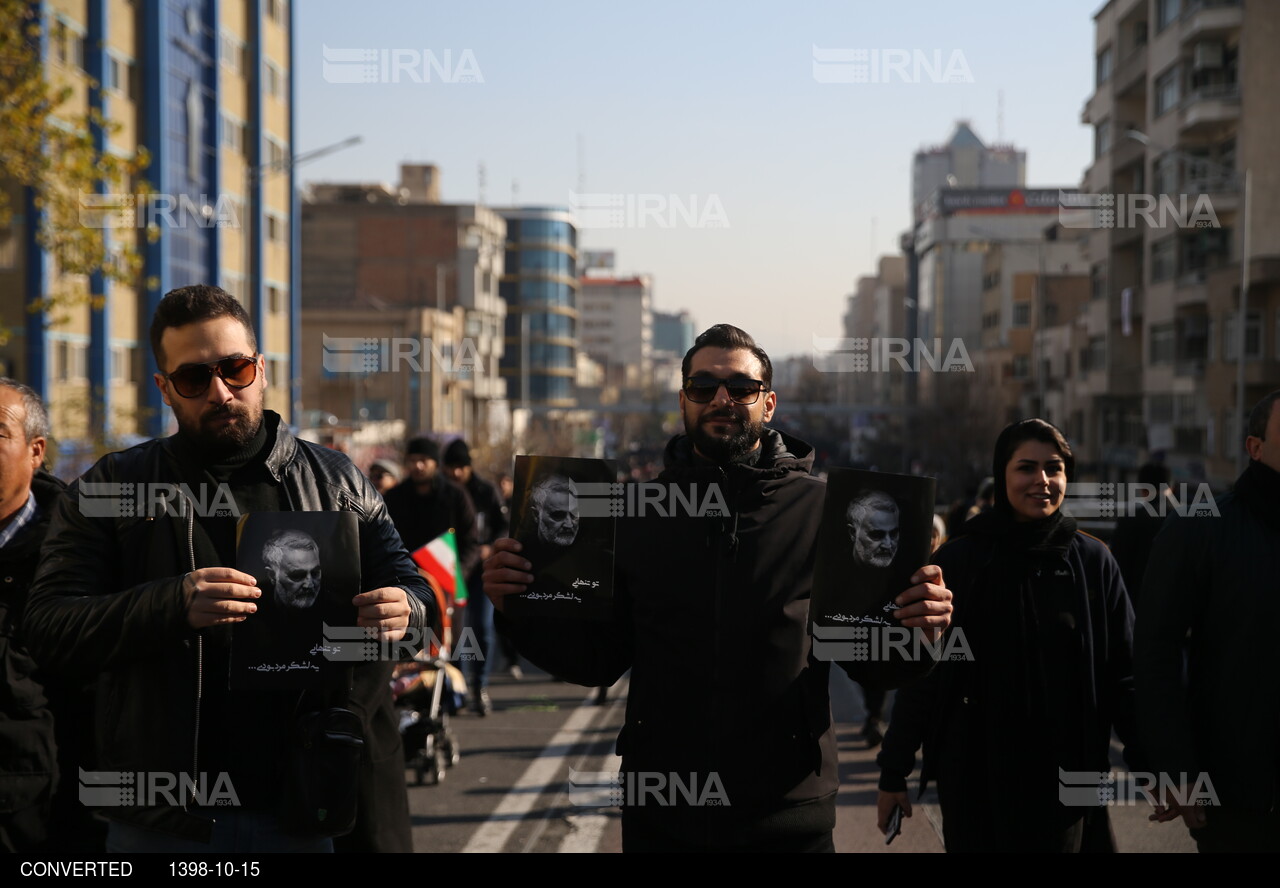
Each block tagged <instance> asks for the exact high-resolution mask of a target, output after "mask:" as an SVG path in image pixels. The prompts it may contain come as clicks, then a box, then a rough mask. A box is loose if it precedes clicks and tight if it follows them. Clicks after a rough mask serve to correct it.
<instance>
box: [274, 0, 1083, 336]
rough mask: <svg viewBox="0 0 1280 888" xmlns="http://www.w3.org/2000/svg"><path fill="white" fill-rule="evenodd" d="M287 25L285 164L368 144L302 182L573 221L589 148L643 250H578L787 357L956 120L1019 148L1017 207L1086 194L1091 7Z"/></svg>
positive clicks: (679, 8) (305, 20) (884, 248)
mask: <svg viewBox="0 0 1280 888" xmlns="http://www.w3.org/2000/svg"><path fill="white" fill-rule="evenodd" d="M295 3H296V7H295V8H296V9H297V14H298V34H297V38H298V42H297V59H296V60H295V63H296V68H297V75H298V86H297V99H298V103H299V104H298V123H299V137H298V140H297V144H296V146H295V149H294V150H295V151H298V152H301V151H306V150H310V149H313V148H317V147H320V146H323V145H328V144H331V143H333V142H337V141H339V140H341V139H344V138H346V137H348V136H351V135H355V134H359V135H362V136H363V137H364V142H363V144H361V145H358V146H356V147H354V148H350V149H347V150H344V151H341V152H339V153H336V154H333V155H331V156H329V157H325V158H322V159H319V160H316V161H314V162H312V163H310V164H308V165H306V166H305V167H303V168H301V169H300V171H299V175H300V177H301V179H302V180H303V181H383V182H388V183H392V182H395V181H397V179H398V168H399V164H400V163H401V162H404V161H414V162H430V163H435V164H437V165H438V166H439V167H440V169H441V177H442V196H443V199H444V200H445V201H446V202H451V203H452V202H467V201H474V200H476V198H477V195H478V176H477V167H478V164H479V163H481V162H483V164H484V166H485V169H486V178H487V185H486V188H485V195H484V197H485V201H486V202H487V203H489V204H490V205H494V206H504V205H508V204H510V203H511V200H512V182H513V180H514V181H515V182H518V186H519V193H518V201H519V203H521V204H536V205H557V206H566V207H568V206H570V205H571V192H576V191H578V190H579V187H578V186H579V181H580V178H579V177H580V165H579V147H578V146H579V137H581V141H582V145H583V146H584V149H583V151H582V160H583V163H582V165H581V177H582V178H581V182H582V183H583V184H584V187H583V188H582V189H581V190H582V191H583V192H585V193H587V194H595V195H600V194H612V195H621V197H619V198H618V200H621V201H622V202H623V204H622V207H621V212H622V217H621V218H622V220H623V221H624V222H629V223H630V227H626V228H596V229H588V230H584V231H583V232H582V233H581V235H580V241H579V245H580V247H582V248H586V249H609V248H612V249H615V250H616V251H617V254H618V265H619V271H620V272H647V273H650V274H652V275H653V276H654V290H655V301H656V305H657V307H658V308H660V309H662V310H667V311H671V310H676V309H681V308H683V309H687V310H689V311H690V312H692V314H693V317H694V320H695V322H696V323H697V325H698V327H699V329H701V328H704V327H706V326H709V325H710V324H713V323H717V322H722V321H724V322H729V323H734V324H737V325H738V326H741V327H743V328H744V329H746V330H747V331H748V332H750V333H751V334H752V335H754V336H755V337H756V338H757V340H759V341H760V343H761V344H762V345H763V346H764V347H765V349H766V350H768V351H769V352H770V353H771V354H774V355H781V354H785V353H793V352H807V351H808V350H809V348H810V337H811V335H813V334H817V335H819V336H836V335H840V333H839V326H840V317H841V315H842V313H843V311H844V304H845V296H846V295H848V294H849V293H850V292H851V290H852V288H853V284H854V281H855V280H856V279H857V278H858V277H859V276H861V275H864V274H869V273H871V272H872V271H873V269H874V257H875V256H878V255H880V254H883V253H897V243H898V236H899V234H900V233H901V232H903V231H904V230H906V227H907V222H908V209H909V195H910V178H909V177H910V170H911V158H912V155H913V154H914V152H915V151H917V150H918V149H920V148H921V147H924V146H928V145H934V144H938V143H942V142H945V141H946V140H947V139H948V138H949V137H950V135H951V132H952V131H953V129H954V128H955V122H956V120H957V119H961V118H963V119H967V120H969V121H970V122H971V125H972V127H973V129H974V131H975V132H976V133H977V134H978V136H979V137H980V138H982V139H983V140H984V141H985V142H987V143H988V144H991V143H993V142H997V141H1004V142H1012V143H1013V144H1015V145H1016V146H1017V147H1019V148H1021V149H1023V150H1025V151H1026V152H1027V184H1028V185H1032V186H1056V185H1078V184H1079V182H1080V179H1081V176H1082V175H1083V173H1084V169H1085V167H1086V166H1087V164H1088V163H1089V161H1090V155H1091V145H1092V137H1091V134H1090V131H1089V129H1088V128H1086V127H1084V126H1082V125H1081V123H1080V112H1081V109H1082V107H1083V105H1084V101H1085V99H1086V98H1087V97H1088V95H1089V93H1090V92H1091V89H1092V83H1093V18H1092V16H1093V14H1094V13H1095V12H1096V11H1097V10H1098V9H1099V8H1100V7H1101V5H1102V4H1101V0H1058V2H1052V3H1049V2H1041V0H973V2H968V3H961V2H944V0H902V2H899V3H897V4H896V5H895V4H891V3H886V2H884V0H876V2H861V0H859V2H846V3H819V2H813V3H803V2H788V3H785V4H783V3H750V4H748V3H742V2H695V0H685V2H681V3H669V2H652V0H646V2H644V3H634V4H629V5H622V4H616V3H587V2H561V0H538V2H528V0H526V2H486V0H479V2H463V3H458V2H450V3H438V2H434V0H431V2H424V0H362V2H359V3H353V2H350V0H346V2H343V0H295ZM326 47H327V48H328V54H327V55H326V53H325V48H326ZM815 47H816V48H817V53H816V54H815ZM352 50H364V51H367V52H368V53H369V55H370V56H371V62H372V64H371V66H370V67H368V68H363V67H361V66H360V65H358V64H353V63H352V61H351V60H352V59H353V58H356V57H358V56H357V55H354V54H353V53H352ZM855 50H860V51H865V53H864V54H863V55H857V54H854V53H853V51H855ZM824 51H837V54H836V55H834V56H830V55H828V54H827V52H824ZM815 55H816V57H817V59H818V61H819V64H818V66H817V67H816V68H815V64H814V62H815ZM902 58H905V59H906V63H905V66H904V67H901V68H894V67H887V66H891V65H892V64H893V62H894V61H895V59H902ZM326 60H327V63H326ZM397 61H399V62H400V64H401V66H402V67H400V68H399V70H397V69H396V62H397ZM945 73H950V74H953V75H956V77H955V79H956V80H958V81H960V82H945V81H944V80H943V77H942V75H943V74H945ZM467 76H471V77H473V78H475V80H476V81H478V80H480V79H482V80H483V82H460V81H461V80H462V78H464V77H467ZM396 77H398V80H399V82H395V81H394V80H393V78H396ZM852 79H861V80H863V81H866V82H831V81H840V80H844V81H849V80H852ZM353 80H369V81H371V82H350V81H353ZM965 81H969V82H965ZM1001 91H1003V94H1004V115H1003V129H1002V130H1001V129H1000V128H999V127H998V116H999V115H998V109H999V98H998V96H999V94H1000V92H1001ZM628 202H629V206H630V214H629V215H628V214H627V209H628ZM582 204H583V201H579V206H581V205H582ZM644 207H648V208H649V212H648V213H647V214H646V213H645V212H644V210H643V208H644ZM582 215H584V216H585V215H591V214H585V213H584V214H582ZM594 215H595V218H597V219H598V218H600V211H598V210H597V211H596V213H595V214H594ZM691 216H692V217H694V219H695V221H699V220H701V221H706V222H712V223H715V222H718V223H721V224H719V225H716V226H705V227H704V226H697V225H693V226H691V225H690V224H689V218H690V217H691Z"/></svg>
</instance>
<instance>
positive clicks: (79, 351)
mask: <svg viewBox="0 0 1280 888" xmlns="http://www.w3.org/2000/svg"><path fill="white" fill-rule="evenodd" d="M88 358H89V349H88V347H87V346H86V345H84V344H83V343H78V342H67V341H66V340H65V339H62V340H58V341H57V342H56V343H55V344H54V349H53V378H54V380H55V381H57V382H79V381H80V380H83V379H84V378H85V377H86V376H87V375H88V369H89V361H88Z"/></svg>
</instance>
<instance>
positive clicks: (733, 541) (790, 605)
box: [484, 325, 951, 851]
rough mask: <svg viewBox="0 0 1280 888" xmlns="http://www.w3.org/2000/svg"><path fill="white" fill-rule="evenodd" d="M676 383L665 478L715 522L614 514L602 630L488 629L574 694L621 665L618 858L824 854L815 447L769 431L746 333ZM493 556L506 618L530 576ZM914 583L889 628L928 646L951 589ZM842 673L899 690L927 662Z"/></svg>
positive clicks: (831, 811) (854, 667)
mask: <svg viewBox="0 0 1280 888" xmlns="http://www.w3.org/2000/svg"><path fill="white" fill-rule="evenodd" d="M683 374H684V380H685V381H684V390H683V391H682V392H681V395H680V407H681V412H682V414H683V417H684V422H685V429H686V432H687V434H686V435H680V436H677V437H676V438H674V439H672V441H671V442H670V443H669V444H668V445H667V449H666V454H665V463H666V469H665V471H664V472H663V473H662V474H661V475H660V476H659V481H661V482H666V483H668V484H669V485H676V486H680V487H681V488H682V489H683V491H684V493H685V495H686V498H687V494H688V492H689V490H690V488H691V487H692V489H693V491H694V494H695V498H696V499H697V500H698V501H699V502H700V503H705V502H706V501H707V500H708V498H709V494H710V492H711V491H712V490H715V491H716V492H718V493H719V497H717V499H719V500H723V502H724V504H725V505H726V506H727V507H728V508H727V514H712V513H711V512H712V511H713V510H704V509H698V510H697V512H696V514H686V513H687V512H688V511H689V510H675V509H673V510H672V511H671V512H670V513H668V517H664V518H661V519H659V517H658V515H657V513H655V512H649V513H648V514H647V516H646V517H634V518H625V519H622V520H621V521H620V522H619V525H618V532H617V541H618V556H617V561H616V566H615V570H616V575H617V582H616V584H615V590H616V594H615V605H616V607H615V616H614V619H613V621H612V622H610V623H607V624H583V623H578V624H572V623H566V622H564V621H560V622H552V621H547V620H541V621H539V620H533V619H529V620H521V621H515V620H510V621H508V620H505V619H500V621H499V628H500V629H504V630H505V631H510V632H511V633H513V634H514V635H515V637H516V642H517V644H518V645H519V646H520V650H521V653H523V654H524V655H525V656H527V657H528V659H529V660H531V661H533V662H534V663H537V664H538V665H540V666H542V667H543V668H545V669H547V670H548V671H551V672H552V673H554V674H555V675H558V676H560V677H562V678H565V679H568V680H570V681H573V682H576V683H578V684H582V685H586V686H601V685H610V684H612V683H613V682H614V681H616V680H617V679H618V677H619V676H621V675H622V674H623V673H624V672H625V671H626V670H627V669H630V670H631V686H630V692H629V696H628V700H627V720H626V725H625V726H624V728H623V731H622V733H621V734H620V735H619V737H618V753H619V754H620V755H621V756H622V757H623V769H624V771H625V772H626V774H627V775H628V776H627V778H626V779H627V780H628V781H629V783H628V788H627V792H626V794H625V800H626V803H625V804H624V806H623V819H622V825H623V848H624V850H627V851H647V850H732V849H738V850H748V849H750V850H775V851H783V850H791V851H824V850H825V851H831V850H834V844H833V839H832V830H833V828H834V826H835V811H836V806H835V796H836V791H837V788H838V773H837V755H836V743H835V733H834V730H833V726H832V717H831V706H830V701H829V699H828V691H827V682H828V677H829V676H828V670H829V663H828V662H826V661H824V660H819V659H817V658H816V657H815V656H814V654H813V652H812V649H811V644H810V636H809V625H808V623H809V597H810V592H811V590H812V586H813V565H814V559H815V554H816V549H817V538H818V524H819V521H820V518H821V514H822V502H823V497H824V494H825V489H826V488H825V485H824V484H823V483H822V482H821V481H819V480H818V479H816V478H814V477H813V476H811V475H810V470H811V469H812V466H813V448H811V447H810V446H809V445H807V444H805V443H804V442H802V441H798V440H796V439H794V438H791V437H788V436H786V435H783V434H780V433H778V432H776V431H773V430H771V429H766V428H765V426H764V423H765V422H767V421H769V419H770V418H771V417H772V416H773V412H774V409H775V406H776V403H777V396H776V394H775V393H774V392H772V391H771V390H770V386H771V377H772V368H771V364H770V362H769V358H768V355H767V354H765V352H764V351H763V349H761V348H759V347H758V346H757V345H756V344H755V342H754V340H752V338H751V337H750V336H748V335H747V334H746V333H744V332H743V331H742V330H739V329H738V328H736V327H731V326H728V325H719V326H716V327H712V328H711V329H710V330H707V331H706V332H704V333H703V334H702V335H701V336H699V337H698V339H697V341H696V342H695V343H694V346H693V348H692V349H690V351H689V353H688V354H687V355H685V359H684V366H683ZM673 499H674V498H673ZM664 511H665V510H664ZM717 511H718V510H717ZM494 548H495V550H497V551H496V552H495V554H494V555H492V556H491V557H490V558H489V561H488V564H487V565H486V570H485V575H484V579H485V589H486V591H487V592H488V593H489V595H490V597H491V598H492V599H493V600H494V604H495V606H496V607H498V608H499V609H501V607H502V605H501V601H502V597H503V596H504V595H508V594H512V593H518V592H520V591H522V590H523V589H524V587H525V584H527V583H528V582H530V581H531V580H532V575H531V574H530V573H528V571H529V570H530V569H532V570H534V571H536V570H537V565H536V564H534V565H530V564H529V562H528V561H526V560H525V559H523V558H521V557H520V556H519V555H517V554H515V553H516V552H517V551H518V544H515V543H514V541H511V540H500V541H498V542H497V543H495V546H494ZM913 582H917V583H919V584H920V585H917V586H913V587H912V588H911V589H908V590H904V591H903V592H902V594H900V595H899V596H898V598H897V602H898V604H899V605H900V609H899V610H897V611H895V616H897V617H899V618H901V619H902V621H903V625H904V626H907V627H913V628H921V629H924V630H925V631H926V634H927V635H928V637H929V638H930V640H931V641H932V640H934V639H935V638H936V635H935V633H937V632H940V631H941V630H942V629H943V628H945V627H946V625H947V624H948V622H949V619H950V616H949V615H950V612H951V603H950V598H951V593H950V592H949V591H948V590H947V589H946V588H945V587H944V586H943V585H942V572H941V571H940V570H939V569H937V568H935V567H927V568H923V569H922V570H920V571H919V572H917V574H916V576H915V577H914V578H913ZM841 665H842V666H843V667H844V668H845V669H846V670H847V671H848V672H849V673H850V675H852V676H853V677H854V678H855V679H858V680H860V681H861V680H872V681H877V682H882V683H884V684H886V685H888V686H894V685H897V684H900V683H901V682H903V681H905V680H909V679H911V678H912V677H915V676H917V675H923V674H924V673H926V672H927V671H928V670H929V668H930V667H931V666H932V661H931V660H929V659H927V658H926V659H923V660H917V661H910V660H907V659H905V658H904V659H896V660H893V661H887V660H886V661H862V662H856V663H847V664H841ZM676 781H679V783H680V788H679V789H677V788H676V786H675V783H676ZM659 782H660V783H661V784H662V786H663V788H662V789H661V790H660V791H659V794H660V795H661V796H662V798H661V800H658V799H656V798H654V797H652V792H650V794H649V795H650V797H648V798H647V799H646V792H645V791H644V788H643V787H644V786H646V785H648V786H650V787H652V786H654V785H655V784H656V783H659ZM691 784H692V785H691ZM633 785H634V787H635V788H636V789H637V790H638V795H637V792H636V791H632V786H633ZM646 801H647V802H648V803H647V804H646Z"/></svg>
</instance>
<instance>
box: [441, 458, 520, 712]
mask: <svg viewBox="0 0 1280 888" xmlns="http://www.w3.org/2000/svg"><path fill="white" fill-rule="evenodd" d="M444 471H445V474H446V475H448V476H449V480H450V481H452V482H453V483H454V484H457V485H459V486H460V487H462V488H463V489H464V490H465V491H466V492H467V495H468V496H469V497H471V502H472V503H473V504H474V505H475V508H476V542H477V544H478V548H477V551H476V564H475V567H473V568H472V569H471V571H470V572H469V573H468V574H467V595H468V598H467V608H466V618H467V628H469V629H470V630H471V631H472V632H474V633H475V635H476V643H477V645H478V646H479V648H480V655H479V656H478V657H473V658H472V659H471V660H470V661H468V663H467V672H468V674H467V680H468V682H469V683H470V685H471V694H472V697H471V708H472V709H473V710H474V711H475V712H476V713H477V714H478V715H482V716H484V715H488V714H489V713H490V712H492V711H493V704H492V703H491V702H490V701H489V671H490V669H491V668H492V666H493V654H494V645H493V603H492V602H491V601H489V598H488V596H486V595H485V594H484V582H483V580H482V579H481V576H480V574H481V571H482V566H481V564H480V562H481V561H482V560H483V559H485V558H488V557H489V554H490V552H491V551H492V549H493V541H494V540H496V539H500V538H502V537H504V536H506V535H507V510H506V508H505V507H504V505H503V502H502V495H501V494H500V493H498V488H496V487H494V486H493V485H492V484H490V483H489V482H488V481H486V480H484V479H483V478H481V477H480V476H479V475H477V474H476V472H475V469H474V468H472V466H471V448H469V447H468V446H467V442H466V441H464V440H462V439H461V438H459V439H457V440H456V441H451V442H450V443H449V446H448V447H446V448H445V450H444Z"/></svg>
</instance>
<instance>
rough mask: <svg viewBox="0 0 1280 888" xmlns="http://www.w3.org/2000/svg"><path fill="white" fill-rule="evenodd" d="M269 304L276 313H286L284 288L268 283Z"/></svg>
mask: <svg viewBox="0 0 1280 888" xmlns="http://www.w3.org/2000/svg"><path fill="white" fill-rule="evenodd" d="M267 305H268V306H270V311H271V312H272V313H274V314H284V310H285V306H284V289H283V288H281V287H277V286H275V285H274V284H268V285H267Z"/></svg>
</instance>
